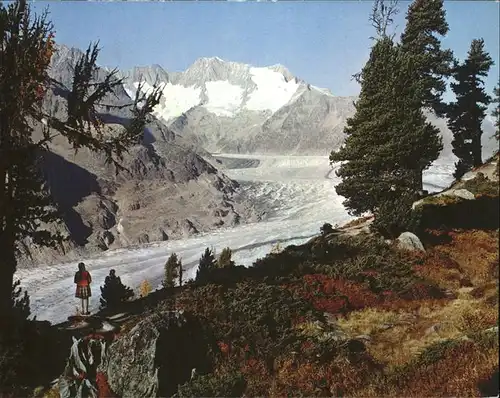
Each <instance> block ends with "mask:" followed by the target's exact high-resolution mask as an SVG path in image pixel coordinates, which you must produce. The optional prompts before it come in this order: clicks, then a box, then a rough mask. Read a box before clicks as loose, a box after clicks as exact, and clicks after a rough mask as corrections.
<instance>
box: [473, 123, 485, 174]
mask: <svg viewBox="0 0 500 398" xmlns="http://www.w3.org/2000/svg"><path fill="white" fill-rule="evenodd" d="M481 134H482V131H478V132H477V133H476V134H475V135H474V138H473V139H472V144H471V145H472V162H473V163H472V164H473V166H474V167H479V166H481V165H482V164H483V159H482V156H481V155H482V154H481V150H482V147H481Z"/></svg>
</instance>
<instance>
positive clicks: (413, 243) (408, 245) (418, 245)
mask: <svg viewBox="0 0 500 398" xmlns="http://www.w3.org/2000/svg"><path fill="white" fill-rule="evenodd" d="M397 245H398V248H400V249H403V250H410V251H424V252H425V248H424V245H423V244H422V242H421V241H420V239H419V238H418V236H417V235H415V234H413V233H411V232H403V233H402V234H401V235H399V236H398V239H397Z"/></svg>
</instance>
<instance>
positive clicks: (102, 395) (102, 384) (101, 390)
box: [95, 372, 118, 398]
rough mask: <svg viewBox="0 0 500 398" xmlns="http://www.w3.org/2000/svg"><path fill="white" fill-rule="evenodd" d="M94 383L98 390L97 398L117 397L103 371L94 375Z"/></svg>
mask: <svg viewBox="0 0 500 398" xmlns="http://www.w3.org/2000/svg"><path fill="white" fill-rule="evenodd" d="M95 379H96V384H97V391H98V398H118V395H116V394H115V393H114V392H113V391H112V390H111V387H110V386H109V383H108V378H107V377H106V375H105V374H104V373H103V372H97V375H96V378H95Z"/></svg>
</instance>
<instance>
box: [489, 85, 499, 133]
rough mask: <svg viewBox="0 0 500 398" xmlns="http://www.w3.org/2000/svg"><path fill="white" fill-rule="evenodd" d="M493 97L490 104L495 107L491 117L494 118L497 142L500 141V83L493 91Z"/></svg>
mask: <svg viewBox="0 0 500 398" xmlns="http://www.w3.org/2000/svg"><path fill="white" fill-rule="evenodd" d="M493 95H494V97H493V99H492V100H491V102H492V103H493V104H497V105H496V106H495V108H493V112H491V116H493V117H494V118H495V127H496V131H495V138H496V139H497V140H499V139H500V83H499V84H498V85H497V86H496V87H495V89H494V90H493Z"/></svg>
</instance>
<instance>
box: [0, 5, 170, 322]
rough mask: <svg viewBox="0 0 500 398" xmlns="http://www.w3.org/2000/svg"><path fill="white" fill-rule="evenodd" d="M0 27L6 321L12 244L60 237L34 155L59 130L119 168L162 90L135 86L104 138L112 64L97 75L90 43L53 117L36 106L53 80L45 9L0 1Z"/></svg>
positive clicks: (0, 212)
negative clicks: (129, 116)
mask: <svg viewBox="0 0 500 398" xmlns="http://www.w3.org/2000/svg"><path fill="white" fill-rule="evenodd" d="M0 31H1V34H2V38H1V42H0V253H1V256H0V319H1V320H2V324H7V323H5V322H8V321H7V319H9V317H10V315H11V314H12V308H13V305H14V304H13V302H12V289H13V276H14V273H15V270H16V254H17V249H18V243H19V242H20V241H22V240H23V239H24V238H27V237H30V238H32V240H33V242H34V243H36V244H39V245H45V246H54V245H56V244H57V243H58V242H60V241H61V240H62V237H61V236H60V235H57V234H54V233H52V232H49V231H47V230H44V229H43V228H41V225H44V224H45V223H52V222H57V221H58V220H60V217H59V214H58V212H57V211H56V209H55V207H54V206H53V205H52V201H51V198H50V195H49V194H48V193H47V192H46V191H45V190H44V184H43V179H42V177H41V170H40V169H41V167H40V166H41V165H40V161H41V154H42V153H44V152H46V151H50V143H51V141H52V140H53V138H54V137H55V136H57V135H63V136H64V137H66V139H67V140H68V142H69V143H70V144H71V145H72V146H73V148H74V149H75V150H77V149H78V148H82V147H84V148H89V149H90V150H93V151H96V152H101V153H103V154H105V155H106V159H107V162H108V163H109V164H112V165H114V167H115V169H116V171H117V172H118V171H123V170H124V168H123V167H122V166H121V165H120V162H121V160H122V159H123V155H124V154H125V153H126V151H127V148H128V147H129V146H131V145H133V144H135V143H139V142H140V140H141V139H142V136H143V130H144V126H145V123H146V119H147V116H148V114H149V113H150V112H151V111H152V110H153V108H154V106H155V105H157V104H158V102H159V99H160V96H161V91H160V90H159V88H158V87H155V88H154V89H153V91H152V92H151V93H150V94H149V95H147V96H146V95H143V94H141V91H142V86H140V87H139V88H138V89H137V93H136V96H135V100H134V101H133V102H131V103H130V104H128V105H126V106H128V107H130V109H132V112H133V114H134V119H133V120H132V121H131V122H130V124H129V125H128V126H126V128H125V129H124V130H123V131H122V132H121V133H120V134H119V135H115V136H112V137H110V136H109V135H108V136H107V135H106V134H105V127H104V125H103V123H102V121H101V120H100V118H99V112H98V110H99V109H100V107H101V106H107V104H105V103H104V102H105V100H106V98H107V96H109V95H110V94H113V93H114V90H115V89H116V88H117V87H118V86H120V85H121V84H122V80H120V79H118V78H117V77H116V74H117V71H116V70H113V71H111V72H109V73H107V75H106V77H105V78H104V80H100V81H97V80H96V77H95V76H96V75H97V74H96V71H97V66H96V60H97V56H98V53H99V49H98V48H97V45H92V44H91V45H90V46H89V48H88V50H87V51H86V53H85V54H84V55H83V56H82V57H81V58H80V60H79V61H78V62H77V64H76V66H75V68H74V76H73V84H72V87H71V88H70V90H69V94H68V107H67V112H66V113H67V114H66V115H65V117H63V118H59V117H56V116H54V115H53V114H52V113H51V112H50V111H47V110H46V109H45V108H44V106H43V101H44V97H45V93H46V91H47V90H50V89H51V87H53V85H54V84H57V83H58V82H55V81H54V80H53V79H51V78H50V77H49V65H50V60H51V57H52V54H53V52H54V35H53V27H52V24H51V23H50V22H49V21H48V19H47V13H44V14H42V15H41V16H36V15H32V14H31V12H30V7H29V4H27V2H26V0H18V1H16V2H14V3H11V4H9V5H8V7H5V6H4V5H3V4H1V3H0ZM110 107H112V106H110ZM120 107H122V106H120ZM123 107H125V106H123ZM40 126H43V137H42V138H41V139H35V138H34V134H33V132H34V130H35V128H41V127H40Z"/></svg>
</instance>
